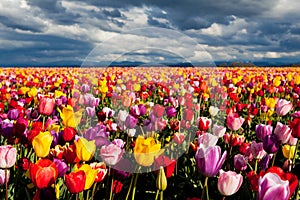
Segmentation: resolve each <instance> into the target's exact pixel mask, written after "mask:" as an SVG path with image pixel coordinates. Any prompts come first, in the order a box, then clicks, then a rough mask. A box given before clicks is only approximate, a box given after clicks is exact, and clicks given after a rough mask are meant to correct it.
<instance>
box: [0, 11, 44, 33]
mask: <svg viewBox="0 0 300 200" xmlns="http://www.w3.org/2000/svg"><path fill="white" fill-rule="evenodd" d="M0 23H1V24H3V25H4V26H6V27H9V28H12V29H20V30H23V31H31V32H42V31H43V29H44V28H45V26H41V25H39V26H37V25H36V24H35V23H32V22H31V21H25V20H24V21H20V20H18V19H14V18H12V17H6V16H1V14H0Z"/></svg>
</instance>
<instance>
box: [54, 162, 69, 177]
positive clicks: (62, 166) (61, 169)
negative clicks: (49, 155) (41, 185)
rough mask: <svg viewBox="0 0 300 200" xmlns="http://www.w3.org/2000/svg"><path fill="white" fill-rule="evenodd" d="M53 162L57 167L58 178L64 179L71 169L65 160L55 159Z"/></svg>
mask: <svg viewBox="0 0 300 200" xmlns="http://www.w3.org/2000/svg"><path fill="white" fill-rule="evenodd" d="M53 162H54V163H55V165H56V167H57V170H58V177H63V176H64V175H65V174H66V173H67V171H68V169H69V167H68V165H67V163H66V162H65V161H64V160H63V159H57V158H54V159H53Z"/></svg>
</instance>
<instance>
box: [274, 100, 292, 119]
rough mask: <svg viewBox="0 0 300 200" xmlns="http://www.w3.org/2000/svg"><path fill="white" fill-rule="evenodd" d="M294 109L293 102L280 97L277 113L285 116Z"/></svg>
mask: <svg viewBox="0 0 300 200" xmlns="http://www.w3.org/2000/svg"><path fill="white" fill-rule="evenodd" d="M292 109H293V104H292V102H290V101H287V100H285V99H279V100H278V102H277V104H276V113H277V115H279V116H284V115H286V114H287V113H288V112H290V110H292Z"/></svg>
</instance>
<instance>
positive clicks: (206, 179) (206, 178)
mask: <svg viewBox="0 0 300 200" xmlns="http://www.w3.org/2000/svg"><path fill="white" fill-rule="evenodd" d="M207 182H208V176H207V177H205V181H204V186H203V190H202V195H201V199H204V197H205V192H206V199H209V195H208V187H207Z"/></svg>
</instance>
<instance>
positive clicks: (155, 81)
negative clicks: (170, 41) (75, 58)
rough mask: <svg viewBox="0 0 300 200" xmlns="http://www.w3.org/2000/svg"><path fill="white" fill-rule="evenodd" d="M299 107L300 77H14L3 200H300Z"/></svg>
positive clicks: (85, 72)
mask: <svg viewBox="0 0 300 200" xmlns="http://www.w3.org/2000/svg"><path fill="white" fill-rule="evenodd" d="M299 95H300V70H299V69H298V68H194V67H190V68H177V67H174V68H155V67H138V68H117V67H112V68H3V69H1V70H0V127H1V129H0V145H1V146H0V191H1V193H0V196H1V195H2V196H1V197H3V198H5V199H24V198H27V199H36V200H38V199H126V200H127V199H129V198H131V199H135V198H136V199H141V198H147V199H158V198H160V199H194V200H195V199H221V198H223V199H225V198H226V199H227V198H228V199H243V198H244V199H245V198H246V199H271V198H274V199H296V198H298V195H299V194H300V192H298V190H299V187H298V178H299V170H298V168H299V153H298V152H299V151H298V148H299V147H298V146H299V142H298V138H299V137H300V129H299V128H300V111H299V110H300V109H299V107H300V101H299ZM25 195H26V197H25Z"/></svg>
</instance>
